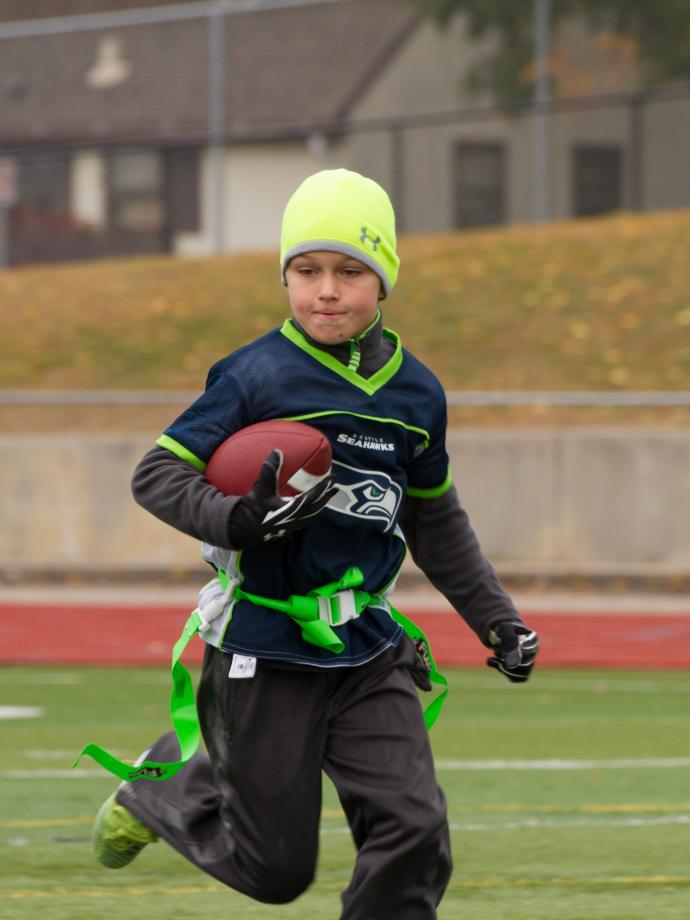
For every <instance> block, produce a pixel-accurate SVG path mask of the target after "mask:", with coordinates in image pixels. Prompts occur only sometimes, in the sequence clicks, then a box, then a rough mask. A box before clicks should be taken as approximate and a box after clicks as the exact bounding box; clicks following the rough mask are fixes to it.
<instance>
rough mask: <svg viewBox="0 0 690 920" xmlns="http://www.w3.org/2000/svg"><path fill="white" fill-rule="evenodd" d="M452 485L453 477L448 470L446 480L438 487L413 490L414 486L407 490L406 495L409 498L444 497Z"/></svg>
mask: <svg viewBox="0 0 690 920" xmlns="http://www.w3.org/2000/svg"><path fill="white" fill-rule="evenodd" d="M452 485H453V476H452V473H451V471H450V469H449V470H448V473H447V475H446V478H445V479H444V480H443V482H442V483H441V485H440V486H435V487H434V488H433V489H415V488H414V486H410V487H409V488H408V490H407V494H408V495H409V496H410V498H438V497H439V495H445V494H446V492H447V491H448V489H450V487H451V486H452Z"/></svg>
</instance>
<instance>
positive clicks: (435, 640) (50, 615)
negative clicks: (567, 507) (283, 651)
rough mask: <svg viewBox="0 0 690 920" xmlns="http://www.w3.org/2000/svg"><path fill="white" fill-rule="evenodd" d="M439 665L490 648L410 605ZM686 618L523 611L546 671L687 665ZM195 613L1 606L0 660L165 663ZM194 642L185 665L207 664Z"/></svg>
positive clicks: (689, 622)
mask: <svg viewBox="0 0 690 920" xmlns="http://www.w3.org/2000/svg"><path fill="white" fill-rule="evenodd" d="M405 612H406V613H407V614H408V615H409V616H410V617H411V618H412V619H413V620H415V622H417V623H418V624H419V626H421V628H422V629H423V630H424V631H425V632H426V635H427V637H428V638H429V641H430V643H431V647H432V650H433V652H434V656H435V658H436V660H437V663H438V664H445V665H477V666H478V665H481V664H483V663H484V660H485V659H486V657H487V650H486V649H484V648H483V646H481V645H480V644H479V642H478V641H477V640H476V639H475V637H474V636H473V634H472V633H471V632H470V631H469V630H468V628H467V627H466V626H465V625H464V623H462V621H461V620H460V619H459V618H458V617H456V616H455V614H454V613H453V612H452V611H443V610H441V611H439V610H433V611H431V610H424V609H423V608H421V607H419V608H415V607H406V610H405ZM688 614H690V605H689V609H688V613H656V612H654V611H649V613H644V612H640V611H637V610H636V611H635V612H634V613H633V612H631V613H629V614H625V613H620V612H617V613H615V614H613V613H611V612H608V611H606V610H602V611H600V612H596V611H591V610H587V611H586V612H567V613H565V612H559V611H556V610H554V611H553V612H550V611H544V610H540V611H534V612H530V611H529V609H524V610H523V617H524V619H525V621H526V622H528V623H529V625H530V627H532V628H533V629H536V630H537V632H538V633H539V636H540V639H541V654H540V658H539V664H540V666H541V667H552V668H555V667H566V668H567V667H582V668H585V667H586V668H688V667H690V615H688ZM188 615H189V610H188V609H187V608H183V607H180V606H161V605H156V606H154V605H149V604H146V605H143V604H138V605H131V606H125V605H122V604H117V605H115V604H110V605H107V604H76V603H74V604H59V605H58V604H56V605H51V606H48V605H45V604H34V603H23V602H16V603H8V602H5V603H0V663H2V664H85V665H101V664H102V665H161V664H166V663H168V662H169V660H170V653H171V650H172V646H173V643H174V642H175V640H176V639H177V638H178V636H179V634H180V632H181V630H182V626H183V625H184V623H185V621H186V618H187V616H188ZM202 649H203V643H202V641H201V640H194V641H193V642H192V643H191V644H190V646H189V648H188V649H187V651H186V652H185V657H184V660H185V661H186V662H187V663H192V664H193V663H198V662H200V660H201V653H202Z"/></svg>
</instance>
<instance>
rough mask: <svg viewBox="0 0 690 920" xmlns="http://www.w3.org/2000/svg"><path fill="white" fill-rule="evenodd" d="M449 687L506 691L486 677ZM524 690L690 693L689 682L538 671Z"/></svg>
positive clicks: (457, 679) (455, 682)
mask: <svg viewBox="0 0 690 920" xmlns="http://www.w3.org/2000/svg"><path fill="white" fill-rule="evenodd" d="M453 686H454V687H461V688H463V687H464V688H466V689H479V688H481V690H482V691H486V690H498V691H499V692H505V691H506V690H509V689H510V688H509V687H508V685H507V684H505V683H503V682H502V683H496V682H494V681H493V680H488V679H487V675H486V674H484V675H483V679H482V677H470V676H469V675H467V676H465V675H456V676H455V677H454V678H453ZM525 689H527V690H531V691H535V690H539V691H540V692H542V693H547V692H550V691H552V690H554V691H565V692H566V693H570V692H571V691H573V690H574V691H576V692H578V693H690V678H688V680H687V681H685V682H683V681H668V682H666V681H661V680H658V681H655V680H645V679H643V680H610V679H609V678H608V677H602V678H596V677H592V676H588V677H586V678H582V679H581V680H578V679H576V678H573V679H570V680H569V679H567V678H566V679H560V678H553V679H552V678H551V677H550V676H549V675H548V673H546V672H544V671H540V672H538V673H537V674H536V676H535V677H533V678H532V680H531V682H530V683H529V684H528V685H527V687H526V688H525Z"/></svg>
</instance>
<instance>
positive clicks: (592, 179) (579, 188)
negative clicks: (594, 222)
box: [573, 146, 623, 217]
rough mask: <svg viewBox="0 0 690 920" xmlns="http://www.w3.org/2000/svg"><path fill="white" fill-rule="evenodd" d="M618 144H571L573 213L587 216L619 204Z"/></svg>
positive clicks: (620, 171)
mask: <svg viewBox="0 0 690 920" xmlns="http://www.w3.org/2000/svg"><path fill="white" fill-rule="evenodd" d="M622 162H623V156H622V153H621V149H620V147H590V146H587V147H575V148H574V150H573V189H574V192H573V198H574V201H573V214H574V215H575V217H587V216H592V215H594V214H605V213H607V212H608V211H616V210H617V209H619V208H620V207H622V191H621V190H622Z"/></svg>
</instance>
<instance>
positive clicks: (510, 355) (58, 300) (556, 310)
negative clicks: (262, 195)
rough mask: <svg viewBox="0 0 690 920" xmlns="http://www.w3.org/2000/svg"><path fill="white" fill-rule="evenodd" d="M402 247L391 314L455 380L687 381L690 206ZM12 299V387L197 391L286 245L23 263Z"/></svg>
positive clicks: (269, 295) (255, 310)
mask: <svg viewBox="0 0 690 920" xmlns="http://www.w3.org/2000/svg"><path fill="white" fill-rule="evenodd" d="M400 255H401V259H402V268H401V275H400V281H399V283H398V286H397V288H396V289H395V291H394V294H393V296H392V297H391V299H390V301H389V302H387V303H386V304H385V305H384V306H385V320H386V322H387V323H388V324H389V325H391V326H393V327H394V328H395V329H396V330H397V331H398V332H399V333H400V334H401V336H402V339H403V343H404V344H405V345H406V346H407V347H409V348H410V349H411V350H412V351H413V352H415V353H416V354H417V355H418V356H419V357H421V358H422V360H424V361H426V362H428V363H429V364H430V365H431V366H432V367H433V368H434V370H435V371H436V373H437V374H438V376H439V377H440V378H441V380H442V381H443V383H444V385H445V386H446V387H447V389H449V390H454V389H473V390H504V389H506V390H511V389H528V390H579V389H582V390H593V389H596V390H610V389H612V390H673V389H690V271H689V270H688V269H689V265H690V212H688V211H673V212H663V213H657V214H646V215H625V214H623V215H615V216H612V217H605V218H599V219H593V220H580V221H575V222H569V223H561V224H551V225H545V226H542V227H532V226H529V227H528V226H520V227H510V228H499V229H491V230H483V231H472V232H463V233H454V234H448V235H436V236H424V237H406V238H403V239H402V240H401V242H400ZM0 301H1V302H2V327H3V336H2V338H3V361H2V363H1V364H0V387H6V388H29V387H35V388H82V387H83V388H102V387H103V388H109V387H115V388H130V387H132V388H154V389H157V388H161V389H191V390H198V389H199V388H200V387H201V386H203V380H204V376H205V372H206V370H207V368H208V366H209V365H210V364H211V363H212V361H213V360H215V359H216V358H218V357H220V356H222V355H224V354H226V353H227V352H228V351H230V350H232V349H233V348H235V347H237V346H238V345H240V344H242V343H244V342H246V341H247V340H249V339H250V338H252V337H255V336H257V335H260V334H261V333H263V332H265V331H267V330H268V329H270V328H272V327H274V326H275V325H277V324H279V323H280V322H281V321H282V319H283V318H284V316H285V315H286V311H287V301H286V296H285V292H284V290H283V289H282V288H281V286H280V282H279V277H278V269H277V254H276V253H275V252H269V253H257V254H243V255H232V256H224V257H217V258H208V259H198V260H184V259H175V258H173V257H169V256H161V257H157V258H150V257H146V258H129V259H119V260H112V261H103V262H98V263H81V264H66V265H60V266H56V267H53V266H40V267H32V268H25V269H14V270H11V271H9V272H6V273H5V274H4V275H0ZM674 411H676V412H677V410H674ZM656 414H657V413H654V415H656ZM480 415H481V413H480ZM647 415H649V411H648V412H647ZM681 415H682V412H681ZM640 418H641V420H642V421H648V420H651V419H648V418H647V417H645V414H644V413H642V414H641V415H640ZM678 418H680V416H677V418H676V420H678ZM470 420H471V419H470ZM605 420H606V419H605ZM635 420H639V419H635ZM685 421H687V419H685ZM87 427H88V426H87ZM5 430H6V429H5Z"/></svg>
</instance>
